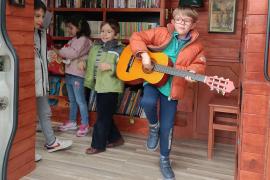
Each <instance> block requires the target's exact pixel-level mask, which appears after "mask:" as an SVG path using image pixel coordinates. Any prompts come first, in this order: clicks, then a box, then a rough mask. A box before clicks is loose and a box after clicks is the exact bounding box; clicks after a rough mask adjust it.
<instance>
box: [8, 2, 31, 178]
mask: <svg viewBox="0 0 270 180" xmlns="http://www.w3.org/2000/svg"><path fill="white" fill-rule="evenodd" d="M33 9H34V7H33V0H26V7H25V8H18V7H14V6H10V5H9V3H8V1H7V8H6V18H7V19H6V22H7V31H8V35H9V37H10V39H11V42H12V44H13V46H14V47H15V49H16V52H17V54H18V56H19V67H20V72H19V99H18V101H19V112H18V113H19V116H18V129H17V133H16V136H15V140H14V142H13V146H12V149H11V153H10V157H9V162H8V179H11V180H13V179H19V178H20V177H22V176H24V175H26V174H27V173H29V172H31V171H32V170H33V169H34V168H35V162H34V154H35V153H34V152H35V119H36V104H35V84H34V83H35V76H34V67H35V66H34V55H33V49H34V47H33V45H34V40H33V30H34V26H33V17H34V13H33ZM15 172H16V173H15Z"/></svg>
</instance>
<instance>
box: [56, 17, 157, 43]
mask: <svg viewBox="0 0 270 180" xmlns="http://www.w3.org/2000/svg"><path fill="white" fill-rule="evenodd" d="M65 19H66V17H65V16H63V15H56V18H55V31H54V32H55V36H64V37H68V36H69V34H68V31H67V28H66V26H65V23H64V21H65ZM101 23H102V21H88V24H89V26H90V29H91V36H92V37H97V36H98V35H99V34H100V25H101ZM119 25H120V33H119V35H120V38H121V39H125V38H126V37H129V36H131V34H132V33H133V32H139V31H142V30H147V29H151V28H154V27H157V26H159V24H158V23H151V22H119Z"/></svg>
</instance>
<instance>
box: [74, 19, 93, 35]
mask: <svg viewBox="0 0 270 180" xmlns="http://www.w3.org/2000/svg"><path fill="white" fill-rule="evenodd" d="M78 29H79V32H78V33H77V37H78V36H79V37H80V36H86V37H90V35H91V29H90V25H89V24H88V22H87V21H86V20H85V19H81V20H80V21H79V23H78Z"/></svg>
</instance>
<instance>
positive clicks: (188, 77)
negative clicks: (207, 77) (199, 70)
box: [185, 70, 196, 83]
mask: <svg viewBox="0 0 270 180" xmlns="http://www.w3.org/2000/svg"><path fill="white" fill-rule="evenodd" d="M189 72H191V73H196V72H195V71H193V70H190V71H189ZM185 80H186V81H188V82H190V83H194V82H196V81H195V80H193V79H192V78H191V77H190V76H186V77H185Z"/></svg>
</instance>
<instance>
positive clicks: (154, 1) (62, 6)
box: [45, 0, 168, 126]
mask: <svg viewBox="0 0 270 180" xmlns="http://www.w3.org/2000/svg"><path fill="white" fill-rule="evenodd" d="M73 2H74V3H78V4H76V5H74V4H72V3H73ZM87 2H88V3H89V2H92V4H91V5H89V4H88V6H86V5H85V3H87ZM45 3H46V4H47V7H48V10H49V11H50V12H51V13H53V22H52V24H51V26H50V28H49V34H50V36H51V39H52V41H53V43H54V44H56V45H57V44H58V47H59V44H64V43H66V42H67V41H68V40H70V39H71V37H68V36H65V34H63V32H60V33H59V29H57V28H59V27H60V26H61V25H60V24H59V19H60V21H62V20H63V19H65V17H68V16H70V15H74V13H76V14H78V15H80V16H83V17H84V18H85V19H86V20H87V21H89V24H90V27H91V30H92V35H91V38H92V39H93V40H95V39H97V38H98V35H97V34H98V33H94V34H93V29H95V26H99V25H98V23H97V24H94V25H93V24H91V23H90V21H92V22H102V21H105V20H107V19H111V18H112V19H116V20H117V21H119V23H120V40H121V41H122V42H123V43H124V44H128V42H129V40H128V39H129V37H130V35H131V33H132V32H134V31H140V30H141V29H142V30H145V29H150V28H153V27H157V26H165V22H166V19H167V14H168V11H167V9H166V8H165V0H45ZM115 3H117V4H115ZM61 18H63V19H61ZM140 87H141V86H140ZM140 87H135V89H136V88H137V90H138V91H139V89H140ZM140 93H141V92H140ZM130 94H131V95H130V96H129V97H125V98H126V99H127V100H128V99H129V98H130V99H131V98H133V101H134V105H133V104H132V105H130V106H129V107H128V105H126V104H120V105H119V108H121V112H119V111H120V110H119V111H118V112H117V114H116V115H115V117H116V119H121V121H123V120H124V119H125V120H126V121H127V120H128V121H127V122H129V123H130V124H133V123H134V121H136V122H139V121H140V123H141V124H144V125H145V126H146V124H147V123H145V122H144V121H145V119H144V118H140V116H139V115H138V111H136V112H137V113H136V114H135V110H134V108H135V106H137V104H135V102H136V101H135V99H137V100H138V97H137V96H138V94H136V90H135V91H134V88H133V90H132V92H131V93H130ZM123 96H125V92H124V93H123ZM127 96H128V95H127ZM90 98H91V97H90ZM123 98H124V97H123ZM50 99H54V100H58V101H59V102H61V103H60V104H64V106H63V107H61V106H59V107H53V108H52V110H53V112H55V114H57V116H59V117H57V118H58V119H59V118H60V116H63V114H67V113H61V111H62V112H64V111H66V110H68V107H67V106H66V105H65V103H63V101H67V99H68V98H67V97H66V98H65V97H64V96H60V95H59V96H57V95H51V96H50ZM125 106H126V107H125ZM89 109H90V108H89ZM132 110H134V113H133V114H132V113H131V114H129V113H126V112H128V111H132ZM90 114H91V116H90V118H91V117H93V118H94V119H95V113H93V112H90ZM138 116H139V117H138ZM93 118H91V119H93ZM61 119H67V118H66V117H65V118H64V117H61Z"/></svg>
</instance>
